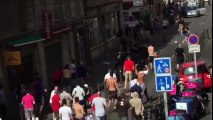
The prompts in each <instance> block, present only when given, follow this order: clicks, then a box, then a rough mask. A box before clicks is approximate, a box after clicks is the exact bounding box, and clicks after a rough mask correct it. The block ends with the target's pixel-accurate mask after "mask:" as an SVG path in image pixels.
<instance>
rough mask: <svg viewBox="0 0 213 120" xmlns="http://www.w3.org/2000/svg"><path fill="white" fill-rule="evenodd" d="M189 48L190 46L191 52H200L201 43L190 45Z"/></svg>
mask: <svg viewBox="0 0 213 120" xmlns="http://www.w3.org/2000/svg"><path fill="white" fill-rule="evenodd" d="M188 48H189V53H197V52H200V45H199V44H197V45H189V46H188Z"/></svg>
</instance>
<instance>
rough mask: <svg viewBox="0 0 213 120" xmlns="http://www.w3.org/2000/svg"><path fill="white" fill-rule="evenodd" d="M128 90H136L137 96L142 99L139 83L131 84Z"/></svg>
mask: <svg viewBox="0 0 213 120" xmlns="http://www.w3.org/2000/svg"><path fill="white" fill-rule="evenodd" d="M129 91H130V92H131V93H133V92H137V93H138V97H139V98H140V99H141V100H142V95H143V89H142V87H141V86H140V83H139V82H136V84H135V85H134V86H132V87H131V88H130V89H129Z"/></svg>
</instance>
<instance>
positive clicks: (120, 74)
mask: <svg viewBox="0 0 213 120" xmlns="http://www.w3.org/2000/svg"><path fill="white" fill-rule="evenodd" d="M118 69H119V78H120V83H122V82H123V81H122V69H121V66H120V65H119V68H118Z"/></svg>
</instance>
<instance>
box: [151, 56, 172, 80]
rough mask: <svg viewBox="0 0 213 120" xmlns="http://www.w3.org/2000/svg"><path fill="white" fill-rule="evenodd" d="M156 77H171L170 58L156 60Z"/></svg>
mask: <svg viewBox="0 0 213 120" xmlns="http://www.w3.org/2000/svg"><path fill="white" fill-rule="evenodd" d="M154 69H155V75H156V76H157V75H170V74H171V71H172V70H171V59H170V57H162V58H155V59H154Z"/></svg>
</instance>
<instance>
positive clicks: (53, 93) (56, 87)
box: [49, 86, 58, 106]
mask: <svg viewBox="0 0 213 120" xmlns="http://www.w3.org/2000/svg"><path fill="white" fill-rule="evenodd" d="M56 91H58V86H55V87H54V89H53V90H52V91H51V93H50V100H49V103H50V106H51V104H52V97H53V96H54V95H55V92H56Z"/></svg>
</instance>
